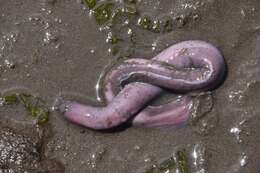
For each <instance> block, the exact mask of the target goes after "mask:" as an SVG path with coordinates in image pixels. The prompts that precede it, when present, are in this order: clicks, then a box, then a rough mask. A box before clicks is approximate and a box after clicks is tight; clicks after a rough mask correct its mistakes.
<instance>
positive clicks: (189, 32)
mask: <svg viewBox="0 0 260 173" xmlns="http://www.w3.org/2000/svg"><path fill="white" fill-rule="evenodd" d="M115 3H117V4H120V3H123V1H115ZM137 3H138V4H137V9H138V13H139V15H141V16H142V15H149V16H150V17H151V18H153V19H157V18H160V17H162V16H164V15H167V16H170V17H173V18H175V19H178V20H177V23H175V25H174V26H175V27H173V29H172V30H171V31H169V32H160V33H157V32H151V31H148V30H144V29H140V28H138V27H136V25H135V24H134V22H135V21H136V20H135V19H133V20H132V21H133V24H131V25H133V26H132V27H131V29H132V30H133V31H134V33H135V34H134V43H133V42H132V41H131V39H129V36H127V34H128V31H129V30H124V29H122V30H118V28H117V27H116V26H115V27H111V28H109V29H106V28H104V27H101V26H100V25H98V24H97V23H96V21H95V19H94V17H93V15H92V14H91V11H90V10H89V9H88V7H86V5H84V4H83V3H81V1H80V0H23V1H20V0H0V71H1V77H0V83H1V85H0V91H1V93H2V95H4V94H5V93H8V92H12V91H21V90H22V91H24V90H26V91H29V92H31V93H33V94H35V95H39V96H41V97H42V99H44V100H45V101H46V102H47V104H48V105H49V107H50V108H51V107H52V106H53V103H54V101H55V99H56V98H57V97H58V96H59V95H60V94H61V93H62V94H63V95H66V96H68V97H72V98H75V99H79V100H83V101H86V100H89V99H92V100H94V99H95V97H96V90H95V86H96V83H97V81H98V78H99V75H100V74H101V72H102V71H103V69H104V68H105V67H106V65H107V64H110V63H111V62H114V61H115V60H116V59H117V58H118V57H119V56H120V55H122V56H130V57H144V58H152V57H153V56H154V55H156V54H157V53H158V52H160V51H161V50H163V49H164V48H166V47H168V46H169V45H171V44H173V43H176V42H179V41H182V40H190V39H200V40H205V41H209V42H211V43H213V44H214V45H216V46H217V47H218V48H219V49H220V50H221V51H222V53H223V55H224V57H225V60H226V62H227V65H228V75H227V79H226V81H225V82H224V83H223V85H221V87H220V88H218V89H217V90H215V91H213V92H212V93H211V94H210V95H211V96H210V98H211V97H212V102H213V107H212V108H211V111H210V112H208V111H203V109H206V110H207V109H208V106H207V105H208V102H209V100H208V99H203V100H202V101H201V105H202V108H201V109H202V110H199V111H198V112H207V113H206V114H203V116H201V118H199V119H196V120H193V121H192V122H191V123H190V124H189V125H188V126H185V127H183V128H180V129H177V130H176V129H167V130H156V129H145V128H128V129H126V130H123V131H120V132H116V133H100V132H94V131H91V130H88V129H85V128H83V127H79V126H76V125H73V124H71V123H69V122H67V121H66V120H65V119H64V118H63V117H62V116H61V115H60V114H58V113H57V112H55V111H53V112H51V114H50V120H49V124H48V125H47V126H45V127H43V128H47V129H48V130H50V131H51V135H50V136H51V137H48V138H43V142H42V145H44V150H43V151H41V152H39V151H38V150H37V145H36V143H37V138H36V137H35V136H34V133H35V131H37V128H30V127H29V129H30V130H31V132H30V133H26V134H24V133H23V132H22V131H20V130H18V131H17V130H14V129H17V128H18V129H19V127H16V126H19V125H14V126H13V124H12V123H5V124H4V126H3V127H2V125H1V124H0V130H1V131H0V137H1V138H0V154H1V158H0V172H5V171H6V172H7V171H9V172H12V171H13V172H24V171H31V172H34V171H35V170H33V169H34V168H35V167H34V166H33V165H27V164H28V162H30V163H34V162H35V163H37V164H39V165H42V164H43V165H45V167H47V166H46V165H50V164H49V162H47V163H42V161H41V157H44V158H46V160H50V159H55V160H59V162H61V163H62V164H63V165H64V167H65V172H66V173H70V172H71V173H85V172H89V173H91V172H95V173H96V172H98V173H110V172H111V173H122V172H124V173H144V172H145V170H147V168H149V167H151V166H152V165H153V164H155V163H157V162H161V161H162V160H164V159H166V158H169V157H171V156H172V155H173V153H175V152H176V151H177V150H179V149H185V150H186V151H187V153H188V155H187V157H188V161H189V162H188V163H189V172H191V173H204V172H205V173H206V172H208V173H215V172H217V173H257V172H259V171H260V164H259V160H260V133H259V132H258V130H259V127H260V118H259V113H260V107H259V105H260V102H259V101H260V68H259V65H260V57H259V55H260V49H259V46H260V17H259V16H260V10H259V9H260V3H259V1H257V0H250V1H247V0H228V1H227V0H226V1H225V0H192V1H191V0H190V1H189V0H184V1H182V0H174V1H173V0H164V1H158V0H142V1H138V2H137ZM109 32H112V33H118V34H121V35H122V37H123V38H124V40H125V41H124V42H120V44H119V47H120V51H119V53H118V54H117V55H116V56H114V55H113V51H112V50H113V45H112V44H111V43H108V42H107V39H108V36H109ZM125 32H127V34H125ZM129 40H130V41H129ZM171 97H172V94H170V93H169V94H166V96H165V98H167V99H169V98H171ZM203 106H204V107H205V108H204V107H203ZM197 114H202V113H197ZM0 117H1V119H3V118H4V117H5V118H4V119H6V118H8V119H10V121H18V124H21V123H22V124H23V123H25V122H26V123H35V122H34V120H33V119H32V118H31V117H28V116H27V115H26V113H25V111H24V109H23V107H22V106H21V105H11V106H1V107H0ZM1 122H3V120H1ZM11 144H12V145H13V146H14V147H13V148H8V147H9V145H11ZM3 152H6V153H7V154H8V155H11V154H12V155H14V157H15V159H16V160H17V157H20V158H21V159H23V158H25V160H26V159H27V162H26V163H24V162H23V161H21V162H20V164H17V163H16V162H14V163H13V162H11V160H10V158H7V157H6V158H4V155H6V153H3ZM18 152H19V155H18ZM3 162H5V163H4V164H3ZM37 164H36V165H37ZM2 165H5V166H6V165H7V166H6V168H4V167H3V166H2ZM57 166H59V164H58V165H57ZM54 167H55V166H54ZM12 169H13V170H12ZM46 169H47V168H46ZM55 169H56V168H55ZM39 170H40V169H37V170H36V172H37V171H39ZM52 172H53V171H52ZM54 172H55V171H54Z"/></svg>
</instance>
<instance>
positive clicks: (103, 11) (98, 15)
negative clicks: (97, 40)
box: [93, 2, 115, 25]
mask: <svg viewBox="0 0 260 173" xmlns="http://www.w3.org/2000/svg"><path fill="white" fill-rule="evenodd" d="M114 6H115V4H114V3H113V2H103V3H100V4H98V5H96V6H95V7H94V8H93V11H94V16H95V19H96V22H97V24H98V25H103V24H105V23H106V22H108V21H109V20H110V19H111V16H112V11H113V8H114Z"/></svg>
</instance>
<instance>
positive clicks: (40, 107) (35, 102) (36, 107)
mask: <svg viewBox="0 0 260 173" xmlns="http://www.w3.org/2000/svg"><path fill="white" fill-rule="evenodd" d="M3 103H4V105H12V104H15V103H20V104H22V105H23V107H24V108H25V109H26V111H27V113H28V115H30V116H31V117H33V118H35V119H36V120H37V123H38V124H45V123H47V122H48V120H49V114H50V111H49V109H48V108H47V106H46V104H45V102H44V101H43V100H42V99H41V98H40V97H36V96H33V95H31V94H27V93H15V94H10V95H6V96H4V97H3Z"/></svg>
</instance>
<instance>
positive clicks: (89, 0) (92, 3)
mask: <svg viewBox="0 0 260 173" xmlns="http://www.w3.org/2000/svg"><path fill="white" fill-rule="evenodd" d="M83 1H84V3H85V4H86V5H87V6H88V7H89V8H90V9H92V8H94V7H95V6H96V4H97V1H96V0H83Z"/></svg>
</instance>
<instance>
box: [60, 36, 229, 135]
mask: <svg viewBox="0 0 260 173" xmlns="http://www.w3.org/2000/svg"><path fill="white" fill-rule="evenodd" d="M225 68H226V67H225V62H224V59H223V57H222V55H221V53H220V52H219V50H218V49H217V48H215V47H214V46H213V45H211V44H209V43H206V42H203V41H195V40H194V41H184V42H180V43H177V44H175V45H173V46H171V47H169V48H167V49H165V50H164V51H162V52H161V53H160V54H158V55H157V56H156V57H154V58H153V59H152V60H145V59H129V60H126V61H124V62H123V63H122V64H121V65H119V66H118V67H116V68H114V69H112V70H111V71H110V72H108V74H107V75H106V76H105V79H104V84H105V86H104V88H103V94H104V96H105V99H106V101H107V105H106V106H105V107H96V106H92V105H83V104H80V103H77V102H70V101H67V102H65V103H63V104H61V105H60V107H59V109H60V111H61V112H63V113H64V116H65V117H66V118H67V119H68V120H70V121H72V122H74V123H76V124H80V125H83V126H85V127H88V128H91V129H95V130H103V129H109V128H113V127H116V126H119V125H121V124H122V123H125V122H126V121H127V120H129V119H131V118H132V119H133V120H132V123H133V125H141V126H149V127H177V126H180V125H182V124H184V123H185V122H187V120H188V118H189V115H190V112H191V109H192V100H191V98H190V97H189V96H183V97H181V98H180V99H178V100H175V101H173V102H170V103H168V104H165V105H162V106H156V107H152V106H147V104H148V102H150V101H151V100H152V99H154V98H155V97H156V96H158V95H159V94H160V93H161V92H162V90H163V88H167V89H170V90H173V91H175V92H181V93H186V92H191V91H198V90H199V91H208V90H212V89H214V88H215V87H217V86H218V85H219V84H220V82H221V81H222V80H223V78H224V73H225ZM123 82H126V84H125V85H124V87H123V88H122V83H123ZM120 88H122V89H120Z"/></svg>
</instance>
